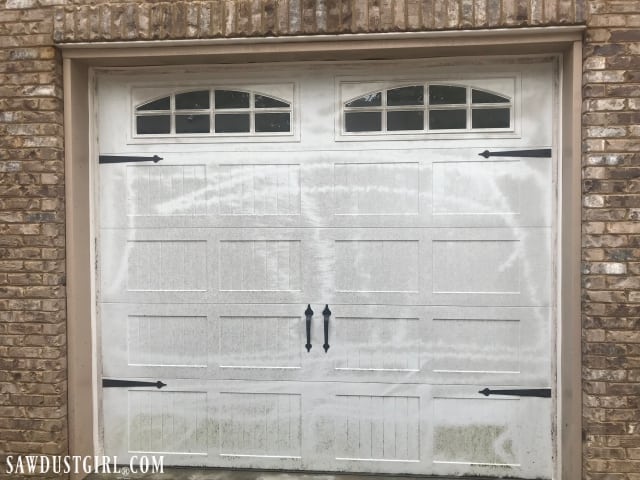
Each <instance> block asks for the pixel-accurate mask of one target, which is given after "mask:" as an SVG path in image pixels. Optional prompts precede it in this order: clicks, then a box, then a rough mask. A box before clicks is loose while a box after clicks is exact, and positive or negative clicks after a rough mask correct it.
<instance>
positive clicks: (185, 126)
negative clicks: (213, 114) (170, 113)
mask: <svg viewBox="0 0 640 480" xmlns="http://www.w3.org/2000/svg"><path fill="white" fill-rule="evenodd" d="M176 133H209V115H176Z"/></svg>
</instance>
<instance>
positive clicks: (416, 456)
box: [335, 395, 420, 461]
mask: <svg viewBox="0 0 640 480" xmlns="http://www.w3.org/2000/svg"><path fill="white" fill-rule="evenodd" d="M337 400H338V405H339V407H338V411H337V414H338V415H339V419H338V423H337V426H336V437H335V442H336V444H335V445H336V447H335V448H336V450H335V452H336V458H337V459H338V460H369V461H419V460H420V399H419V397H407V396H371V395H339V396H338V397H337Z"/></svg>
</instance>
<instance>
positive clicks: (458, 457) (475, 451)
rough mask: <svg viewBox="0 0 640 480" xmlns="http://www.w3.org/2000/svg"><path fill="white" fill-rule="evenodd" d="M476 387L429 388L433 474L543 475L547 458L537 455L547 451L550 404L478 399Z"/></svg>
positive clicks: (506, 398) (503, 398)
mask: <svg viewBox="0 0 640 480" xmlns="http://www.w3.org/2000/svg"><path fill="white" fill-rule="evenodd" d="M489 387H490V388H493V387H492V386H489ZM481 388H484V386H480V385H477V386H475V387H474V386H469V387H449V386H441V387H434V389H433V401H432V403H431V408H432V411H431V412H429V414H430V416H431V418H432V419H433V426H432V430H431V435H432V438H431V440H432V445H433V471H434V472H435V473H436V474H440V475H472V476H489V477H493V476H505V475H508V476H509V477H514V478H540V477H541V476H542V477H543V476H545V475H548V472H549V471H550V469H551V462H550V458H548V457H545V456H544V455H543V454H542V452H545V451H548V449H549V448H550V441H551V437H550V435H549V434H548V432H549V431H550V429H551V424H550V423H551V421H550V419H551V405H550V403H551V402H549V400H548V399H545V398H535V397H512V396H511V397H510V396H500V397H496V396H492V397H483V396H481V395H480V394H478V393H477V392H474V390H476V389H477V390H479V389H481ZM533 411H535V412H536V414H535V415H531V412H533ZM543 432H546V433H543Z"/></svg>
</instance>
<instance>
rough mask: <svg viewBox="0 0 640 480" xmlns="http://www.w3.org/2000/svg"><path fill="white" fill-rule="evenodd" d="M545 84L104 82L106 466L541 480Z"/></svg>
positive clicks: (501, 72)
mask: <svg viewBox="0 0 640 480" xmlns="http://www.w3.org/2000/svg"><path fill="white" fill-rule="evenodd" d="M554 71H555V70H554V67H553V63H552V62H544V61H542V60H540V59H538V60H532V59H529V60H528V61H527V62H523V63H516V62H513V61H512V62H509V63H502V64H500V63H496V64H492V65H486V64H485V65H480V64H477V65H471V64H467V65H464V64H458V65H455V66H451V65H449V66H447V65H446V64H445V63H444V62H442V64H440V65H438V64H435V63H433V62H432V63H430V64H427V63H420V62H410V63H403V62H396V63H380V64H348V65H347V64H339V63H336V64H317V65H313V64H311V65H310V64H304V65H301V64H291V65H270V66H261V67H244V68H241V67H229V66H228V67H225V68H220V69H215V68H199V69H196V68H189V69H183V70H182V71H179V72H167V71H166V70H164V71H161V70H157V71H153V72H150V71H142V72H140V71H134V72H131V71H128V72H102V73H100V74H99V75H98V90H97V91H98V96H97V103H96V105H97V118H98V128H99V149H100V154H101V155H102V157H101V164H100V166H99V169H98V170H99V171H98V176H99V212H100V213H99V218H98V227H99V238H98V245H99V247H98V256H99V258H98V263H99V275H100V282H99V286H100V288H99V299H98V307H99V308H98V309H99V327H100V338H101V345H102V354H101V371H102V377H103V379H104V380H103V381H104V387H105V388H103V390H102V412H103V413H102V415H103V417H102V422H103V427H104V449H105V453H106V454H109V455H117V456H118V458H120V459H126V458H127V457H128V456H130V455H134V454H136V455H139V454H140V453H148V454H152V453H156V454H163V455H165V464H174V465H203V466H216V467H228V468H235V467H238V468H261V469H287V470H315V471H345V472H375V473H397V474H400V473H407V474H434V475H451V474H459V475H485V476H509V477H514V478H551V471H552V460H551V459H552V434H551V430H552V429H551V424H552V400H551V398H545V395H549V392H550V391H549V390H547V389H549V388H550V386H551V379H552V378H553V375H552V362H551V358H552V355H553V351H554V347H553V342H552V332H553V329H552V328H551V327H552V325H553V324H554V321H553V317H552V311H553V308H552V307H553V302H552V298H553V283H552V263H553V251H554V248H553V240H552V239H553V229H552V225H553V206H554V201H553V195H554V192H553V185H554V180H553V172H554V169H553V168H552V166H553V160H552V158H551V153H550V152H551V149H552V143H553V142H552V137H553V135H552V131H553V125H554V122H555V117H554V113H553V112H554V107H553V105H555V104H556V103H557V102H554V98H553V96H554V93H553V92H554V84H555V82H554ZM485 151H487V152H486V153H485V154H484V155H480V154H481V153H483V152H485ZM154 155H157V156H158V157H161V160H159V161H152V160H150V157H153V156H154ZM155 160H158V159H157V158H156V159H155ZM326 332H328V334H327V333H326ZM158 381H159V382H162V384H164V385H162V384H159V386H161V387H162V388H156V386H155V384H156V382H158ZM140 382H141V383H140ZM485 389H489V391H487V390H485ZM480 391H485V393H488V394H489V395H484V394H482V393H480ZM540 395H542V396H540Z"/></svg>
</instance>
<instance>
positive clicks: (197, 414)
mask: <svg viewBox="0 0 640 480" xmlns="http://www.w3.org/2000/svg"><path fill="white" fill-rule="evenodd" d="M128 393H129V395H128V403H129V405H128V411H129V425H128V429H129V452H154V453H172V454H202V455H205V454H206V453H207V450H208V445H207V430H208V425H209V422H210V419H209V415H208V412H207V394H206V393H205V392H171V391H160V392H148V391H129V392H128Z"/></svg>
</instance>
